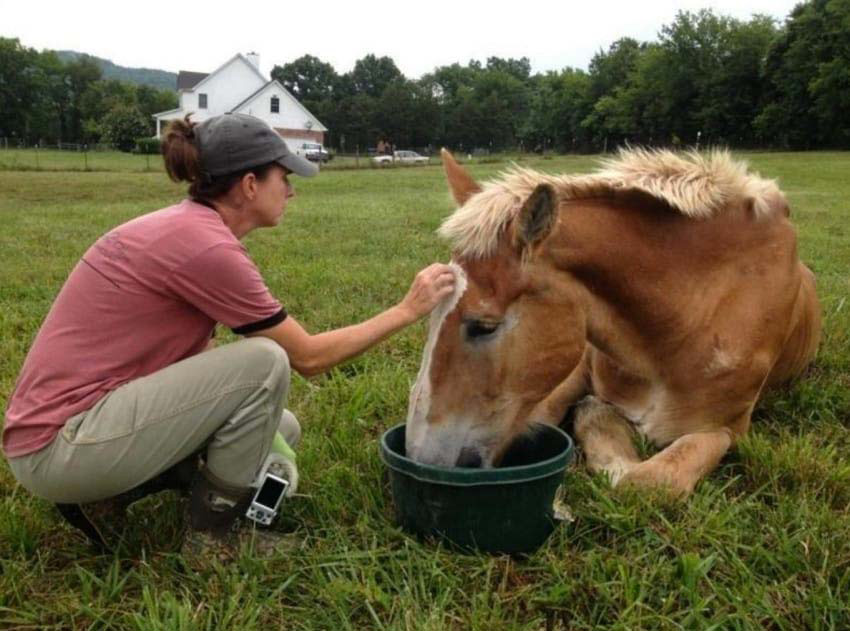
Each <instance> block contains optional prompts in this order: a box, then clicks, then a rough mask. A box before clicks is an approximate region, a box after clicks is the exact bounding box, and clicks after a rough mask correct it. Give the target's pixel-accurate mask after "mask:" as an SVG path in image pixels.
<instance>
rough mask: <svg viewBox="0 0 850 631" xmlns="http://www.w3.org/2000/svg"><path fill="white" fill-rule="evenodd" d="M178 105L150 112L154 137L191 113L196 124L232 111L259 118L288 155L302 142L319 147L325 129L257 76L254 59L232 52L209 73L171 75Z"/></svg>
mask: <svg viewBox="0 0 850 631" xmlns="http://www.w3.org/2000/svg"><path fill="white" fill-rule="evenodd" d="M177 92H178V94H179V95H180V107H178V108H177V109H175V110H169V111H167V112H159V113H158V114H154V115H153V116H154V118H155V119H156V137H157V138H159V137H160V136H161V135H162V132H163V130H164V129H165V126H166V124H167V123H168V121H170V120H173V119H175V118H183V117H184V116H185V115H186V114H188V113H190V112H191V113H192V120H193V121H194V122H196V123H200V122H203V121H205V120H206V119H208V118H212V117H213V116H218V115H219V114H224V113H226V112H234V113H240V114H251V115H252V116H256V117H257V118H261V119H263V120H264V121H266V123H268V124H269V126H271V127H272V128H273V129H274V130H275V131H277V133H279V134H280V135H281V136H282V137H283V139H284V140H286V142H287V144H289V145H290V148H291V149H292V150H293V151H297V150H298V149H299V148H300V146H301V143H302V142H304V141H309V142H319V143H323V144H324V139H325V132H326V131H328V130H327V128H326V127H325V126H324V125H322V123H321V122H319V119H317V118H316V117H315V116H313V114H311V113H310V111H309V110H308V109H307V108H306V107H304V106H303V105H301V103H299V102H298V101H297V100H296V99H295V97H294V96H292V94H290V92H289V91H288V90H287V89H286V88H284V87H283V86H282V85H281V84H280V83H279V82H278V81H276V80H274V79H273V80H271V81H269V80H268V79H266V78H265V77H264V76H263V74H262V73H261V72H260V56H259V55H257V54H256V53H248V54H247V55H242V54H237V55H235V56H234V57H232V58H231V59H230V60H228V61H227V62H226V63H225V64H224V65H222V66H221V67H220V68H218V70H216V71H214V72H211V73H209V74H204V73H202V72H187V71H184V70H181V71H180V73H179V74H178V75H177Z"/></svg>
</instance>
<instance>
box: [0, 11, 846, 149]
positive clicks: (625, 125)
mask: <svg viewBox="0 0 850 631" xmlns="http://www.w3.org/2000/svg"><path fill="white" fill-rule="evenodd" d="M848 42H850V0H809V1H807V2H803V3H800V4H798V5H797V6H796V7H795V8H794V9H793V11H792V12H791V13H790V15H789V16H788V17H787V19H786V20H785V22H784V23H782V24H779V23H777V21H775V20H774V19H773V18H770V17H766V16H761V15H755V16H753V17H752V18H750V19H749V20H738V19H734V18H731V17H727V16H723V15H718V14H716V13H714V12H713V11H710V10H702V11H698V12H686V11H685V12H680V13H678V14H677V16H676V17H675V19H674V20H673V21H672V22H671V23H670V24H666V25H664V26H663V27H662V28H661V31H660V32H659V34H658V37H657V40H656V41H652V42H638V41H636V40H634V39H631V38H622V39H619V40H617V41H615V42H613V43H612V44H611V45H610V46H609V47H608V48H607V50H600V51H599V52H598V53H597V54H596V55H594V57H593V59H592V60H591V62H590V65H589V67H588V69H587V70H586V71H585V70H583V69H577V68H569V67H567V68H564V69H563V70H560V71H550V72H546V73H536V74H532V72H531V64H530V62H529V60H528V59H527V58H521V59H503V58H499V57H490V58H489V59H487V60H486V62H479V61H475V60H473V61H470V62H469V63H468V64H466V65H461V64H459V63H455V64H451V65H447V66H441V67H438V68H435V69H434V71H433V72H430V73H428V74H426V75H424V76H422V77H421V78H419V79H416V80H411V79H408V78H406V77H405V76H404V75H403V74H402V72H401V71H400V70H399V69H398V67H397V66H396V64H395V63H394V62H393V60H392V59H391V58H389V57H377V56H375V55H366V56H365V57H363V58H362V59H359V60H358V61H357V62H356V63H355V65H354V68H353V69H352V70H351V71H350V72H347V73H344V74H339V73H337V72H336V70H335V69H334V68H333V66H332V65H331V64H329V63H327V62H324V61H322V60H321V59H319V58H317V57H314V56H312V55H305V56H303V57H300V58H298V59H296V60H294V61H292V62H290V63H286V64H284V65H276V66H275V67H274V69H273V70H272V73H271V74H272V77H273V78H275V79H278V80H279V81H280V82H281V83H282V84H283V85H284V86H286V88H287V89H288V90H289V91H290V92H292V94H293V95H294V96H295V97H296V98H297V99H298V100H299V101H301V102H302V103H303V104H304V105H305V106H306V107H307V108H308V109H309V110H310V111H312V112H313V113H314V114H315V115H316V116H317V117H318V118H319V120H321V121H322V122H323V123H324V124H325V126H327V127H328V128H329V130H330V131H329V133H328V134H327V141H326V143H327V144H328V145H329V146H331V147H334V148H336V149H337V150H340V151H344V152H354V151H355V150H357V149H359V150H360V151H365V150H366V148H367V147H374V146H375V145H376V144H377V142H378V140H379V139H385V140H388V141H390V142H392V143H393V144H394V145H396V146H398V147H405V148H407V147H432V148H434V147H438V146H449V147H453V148H456V149H460V150H462V151H475V150H480V149H484V150H492V151H498V150H504V149H515V148H521V149H524V150H529V151H535V150H537V151H541V150H549V149H552V150H558V151H600V150H604V149H606V148H612V147H614V146H616V145H619V144H622V143H625V142H630V143H633V144H648V145H663V146H679V145H682V146H684V145H694V144H704V145H705V144H715V145H720V144H724V145H729V146H732V147H773V148H789V149H814V148H850V46H848V44H847V43H848ZM9 51H12V52H9ZM13 53H14V54H17V55H19V56H21V55H23V56H25V57H26V58H27V59H28V60H29V61H28V62H27V63H28V64H29V65H28V66H27V65H18V66H16V68H17V71H19V72H18V75H22V77H15V76H13V77H12V80H11V81H10V80H9V79H8V77H9V75H10V72H12V74H14V69H13V70H12V71H10V69H9V68H10V67H9V63H8V59H9V58H10V57H12V56H14V55H13ZM24 68H32V69H33V70H30V71H29V72H20V71H21V70H22V69H24ZM26 81H29V82H30V83H29V84H27V83H26ZM15 82H17V86H18V87H15V86H14V84H15ZM7 86H12V87H11V88H10V89H7ZM20 86H25V89H21V87H20ZM169 98H173V95H168V94H167V93H159V92H157V91H155V90H152V89H150V88H144V87H143V86H140V87H132V86H128V85H127V84H120V82H108V81H103V80H101V79H99V78H98V77H97V76H96V73H95V72H94V69H93V68H92V67H91V64H87V63H86V61H85V59H81V60H78V61H77V62H74V63H72V64H66V65H64V67H60V68H57V67H56V65H55V63H54V61H53V60H52V58H51V53H47V52H46V53H36V52H35V51H28V50H27V49H24V48H22V47H21V46H20V45H19V44H18V43H17V41H16V40H0V111H2V113H3V114H2V116H0V136H2V135H4V134H5V135H19V136H22V137H23V136H26V137H29V138H33V137H57V138H59V137H61V138H63V139H73V140H79V139H84V138H89V137H96V136H98V135H99V137H100V138H104V137H105V138H110V137H112V136H114V133H113V132H111V131H110V129H111V127H112V125H110V124H109V123H110V119H109V116H110V115H111V114H112V113H113V112H115V111H120V112H121V114H120V115H118V114H114V116H115V117H116V118H118V119H121V120H124V121H126V120H129V119H131V118H132V117H133V116H135V115H136V114H139V115H141V117H147V118H148V120H146V121H145V124H146V125H148V127H147V129H149V130H150V131H151V133H152V127H151V126H152V119H150V114H151V113H153V112H155V111H161V110H166V109H170V108H171V107H175V106H176V100H168V99H169ZM157 99H161V100H159V101H157ZM128 110H130V111H131V112H133V116H130V114H128ZM7 111H8V112H10V114H9V115H7ZM110 134H111V135H110Z"/></svg>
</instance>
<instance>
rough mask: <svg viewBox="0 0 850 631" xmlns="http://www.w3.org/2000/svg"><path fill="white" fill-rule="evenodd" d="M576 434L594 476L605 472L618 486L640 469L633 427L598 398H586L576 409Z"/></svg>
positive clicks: (574, 429) (574, 430)
mask: <svg viewBox="0 0 850 631" xmlns="http://www.w3.org/2000/svg"><path fill="white" fill-rule="evenodd" d="M573 433H574V434H575V437H576V440H577V441H578V443H579V445H581V448H582V451H583V452H584V457H585V460H586V461H587V466H588V468H589V469H590V470H591V471H592V472H594V473H597V472H599V471H605V472H606V473H607V474H608V477H609V478H610V479H611V483H612V484H613V485H615V486H616V485H617V484H618V483H619V482H620V480H621V479H622V478H623V476H624V475H627V474H628V472H629V471H631V470H632V469H633V468H634V467H636V466H639V465H640V456H639V455H638V452H637V450H636V449H635V445H634V437H635V434H634V430H633V429H632V426H631V423H629V422H628V421H627V420H626V419H625V418H623V417H622V416H621V415H620V413H619V412H617V410H616V409H614V407H613V406H611V405H608V404H607V403H603V402H601V401H600V400H599V399H597V398H596V397H585V398H584V399H583V400H582V401H581V403H579V404H578V406H577V407H576V411H575V422H574V424H573Z"/></svg>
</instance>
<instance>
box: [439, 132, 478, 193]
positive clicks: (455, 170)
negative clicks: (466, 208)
mask: <svg viewBox="0 0 850 631" xmlns="http://www.w3.org/2000/svg"><path fill="white" fill-rule="evenodd" d="M440 155H441V156H442V158H443V168H444V169H445V170H446V179H447V180H448V181H449V188H450V189H451V191H452V196H454V198H455V201H456V202H457V204H458V206H463V205H464V204H465V203H466V200H468V199H469V198H470V197H472V196H473V195H475V193H477V192H478V191H480V190H481V187H480V186H478V182H476V181H475V180H473V179H472V176H471V175H469V173H467V172H466V169H464V168H463V167H462V166H460V165H459V164H458V163H457V161H456V160H455V159H454V156H453V155H452V154H451V153H450V152H449V150H448V149H446V148H445V147H444V148H443V149H442V150H441V151H440Z"/></svg>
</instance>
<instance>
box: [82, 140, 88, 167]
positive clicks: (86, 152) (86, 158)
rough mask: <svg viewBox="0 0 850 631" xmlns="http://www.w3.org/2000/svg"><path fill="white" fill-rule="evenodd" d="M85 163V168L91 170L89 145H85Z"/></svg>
mask: <svg viewBox="0 0 850 631" xmlns="http://www.w3.org/2000/svg"><path fill="white" fill-rule="evenodd" d="M83 164H84V165H85V166H84V167H83V168H84V170H86V171H88V170H89V146H88V145H83Z"/></svg>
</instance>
